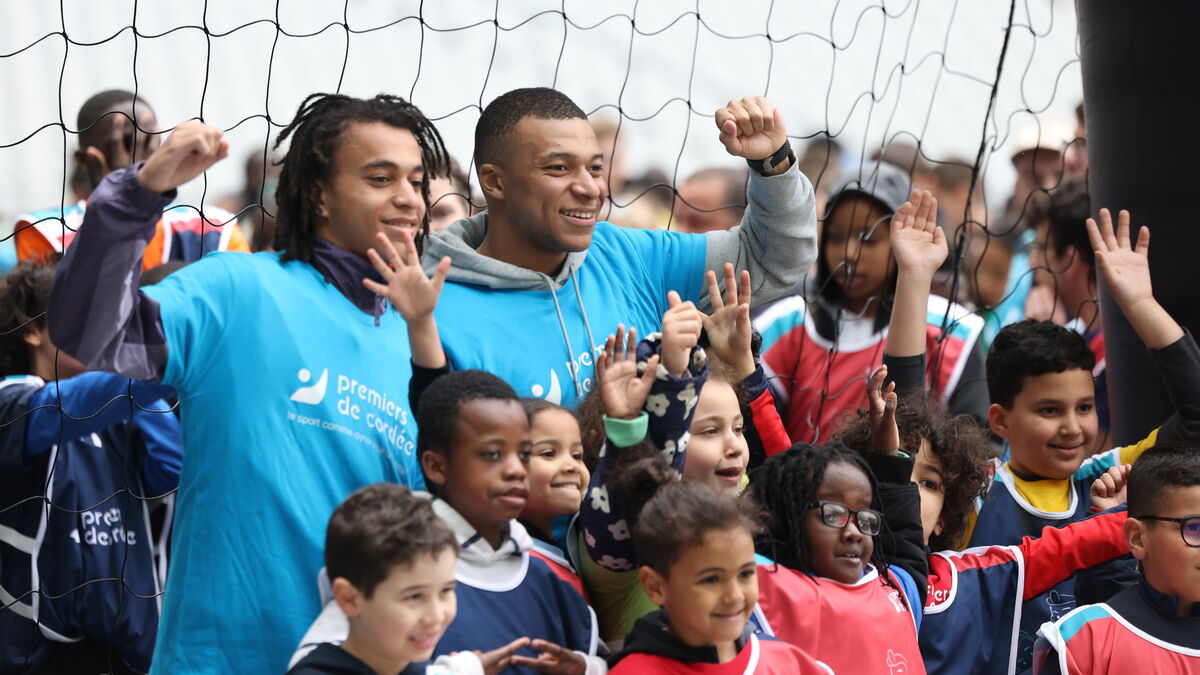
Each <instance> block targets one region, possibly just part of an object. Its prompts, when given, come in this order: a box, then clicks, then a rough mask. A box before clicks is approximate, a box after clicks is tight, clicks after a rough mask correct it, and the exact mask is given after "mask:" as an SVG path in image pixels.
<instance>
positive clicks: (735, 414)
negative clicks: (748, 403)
mask: <svg viewBox="0 0 1200 675" xmlns="http://www.w3.org/2000/svg"><path fill="white" fill-rule="evenodd" d="M742 425H743V422H742V411H741V406H740V405H739V404H738V398H737V394H736V393H734V391H733V387H732V386H731V385H730V384H729V383H728V382H724V381H721V380H709V381H708V382H706V383H705V385H704V388H703V389H701V390H700V400H699V401H698V402H697V403H696V412H695V415H694V416H693V417H692V428H691V440H690V441H688V446H687V460H686V461H685V462H684V465H683V477H684V478H685V479H687V480H694V481H698V482H701V483H706V484H708V485H709V486H710V487H713V488H715V489H717V490H718V491H720V492H722V493H725V494H728V495H730V496H737V493H738V485H739V484H740V483H741V482H742V476H743V475H744V474H745V473H746V465H747V464H748V463H749V461H750V450H749V448H748V447H747V446H746V437H745V436H744V435H742V430H743V427H742Z"/></svg>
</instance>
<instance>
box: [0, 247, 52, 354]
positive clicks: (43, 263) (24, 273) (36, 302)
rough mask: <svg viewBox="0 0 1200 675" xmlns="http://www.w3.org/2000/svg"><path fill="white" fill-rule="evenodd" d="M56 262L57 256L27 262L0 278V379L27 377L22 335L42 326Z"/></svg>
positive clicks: (44, 320)
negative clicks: (15, 376)
mask: <svg viewBox="0 0 1200 675" xmlns="http://www.w3.org/2000/svg"><path fill="white" fill-rule="evenodd" d="M57 260H58V255H57V254H55V255H54V256H53V257H52V258H50V259H49V260H27V261H25V262H22V263H20V264H18V265H17V266H16V267H14V268H13V270H12V271H11V272H9V273H8V276H5V277H0V377H9V376H10V375H29V374H31V370H32V369H33V364H32V363H31V361H30V358H29V344H28V343H27V342H25V336H26V335H27V334H28V333H29V332H30V331H32V330H35V329H39V328H43V327H45V325H46V308H47V307H49V305H50V290H51V289H52V288H53V287H54V266H55V263H56V262H57Z"/></svg>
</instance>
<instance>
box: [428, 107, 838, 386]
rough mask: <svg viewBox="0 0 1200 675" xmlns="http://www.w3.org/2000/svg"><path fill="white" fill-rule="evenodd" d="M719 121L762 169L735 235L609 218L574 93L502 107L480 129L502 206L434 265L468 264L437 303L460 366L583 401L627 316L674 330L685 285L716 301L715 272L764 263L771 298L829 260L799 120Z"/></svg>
mask: <svg viewBox="0 0 1200 675" xmlns="http://www.w3.org/2000/svg"><path fill="white" fill-rule="evenodd" d="M715 120H716V124H717V128H718V129H719V130H720V136H719V140H720V141H721V143H722V144H724V146H725V149H726V151H727V152H729V154H731V155H733V156H735V157H741V158H744V159H746V160H747V162H748V163H749V164H750V168H751V171H750V181H749V185H748V189H747V198H748V208H747V209H746V214H745V216H744V217H743V218H742V224H741V225H739V226H737V227H735V228H733V229H732V230H730V231H722V232H711V233H707V234H704V235H693V234H682V233H677V232H668V231H662V230H653V231H651V230H634V229H624V228H619V227H617V226H615V225H613V224H612V223H608V222H603V221H601V222H597V221H596V215H597V213H598V212H599V210H600V207H601V205H603V204H604V202H605V196H606V191H607V188H606V185H605V180H604V178H603V171H604V155H603V153H602V151H601V149H600V144H599V143H598V142H597V140H596V135H595V133H593V131H592V127H591V125H590V124H589V123H588V120H587V116H586V115H585V114H584V113H583V111H582V110H581V109H580V108H579V106H577V105H575V103H574V102H572V101H571V99H569V98H567V97H566V96H565V95H563V94H562V93H560V92H558V91H555V90H553V89H546V88H534V89H516V90H513V91H510V92H508V93H507V94H504V95H502V96H500V97H499V98H497V99H496V100H494V101H492V102H491V103H490V104H488V106H487V108H486V109H484V111H483V114H482V115H481V116H480V118H479V122H478V124H477V125H476V127H475V165H476V167H477V169H478V173H479V184H480V187H481V189H482V191H483V194H484V198H485V199H486V200H487V207H488V210H487V212H486V213H482V214H479V215H477V216H473V217H471V218H466V219H463V220H460V221H458V222H457V223H455V224H454V225H452V226H451V227H450V228H449V229H447V230H443V231H441V232H437V233H435V234H433V235H431V237H430V239H429V240H428V243H427V245H426V248H425V253H424V259H423V262H424V265H425V267H426V269H427V271H428V270H432V269H433V267H434V266H436V265H437V263H438V261H439V260H440V259H441V258H442V257H444V256H449V257H450V258H451V259H452V260H453V266H452V267H451V269H450V273H449V276H448V278H447V281H448V282H449V283H447V284H446V288H445V291H444V292H443V294H442V298H441V301H440V302H439V304H438V308H437V310H436V311H435V316H436V318H437V321H438V323H439V324H440V325H441V326H442V327H443V330H442V339H443V345H444V347H445V349H446V354H447V356H448V357H449V358H450V362H451V364H452V365H453V367H454V368H456V369H466V368H479V369H481V370H486V371H489V372H492V373H495V374H497V375H499V376H500V377H502V378H503V379H504V380H506V381H507V382H509V383H510V384H512V385H513V387H514V388H515V389H516V390H517V391H518V393H520V394H521V395H522V396H536V397H539V398H544V399H547V400H550V401H553V402H555V403H561V404H563V405H567V406H574V405H575V404H577V403H578V402H579V401H581V400H582V399H583V397H584V396H585V395H586V394H587V392H588V391H589V390H590V389H591V388H592V386H593V372H594V368H595V362H594V356H595V355H596V354H599V353H600V352H601V351H602V350H603V348H604V339H605V337H607V336H608V334H609V333H611V332H613V331H614V330H615V329H616V327H617V324H618V323H623V324H625V325H626V327H636V328H637V329H638V332H639V334H641V335H646V334H649V333H651V332H653V331H655V330H658V329H659V327H660V326H659V322H660V321H661V317H662V314H663V312H665V311H666V310H667V292H668V291H671V290H674V291H678V292H679V294H680V296H682V298H683V299H684V300H685V301H691V302H695V303H697V304H699V305H701V306H702V307H703V304H704V303H705V302H707V296H704V297H702V296H701V292H700V291H701V289H702V287H703V280H704V272H705V270H708V269H711V270H716V271H718V274H717V277H718V279H723V278H724V274H723V273H722V272H721V271H720V270H722V268H723V266H724V264H725V263H727V262H731V263H733V264H734V265H735V266H736V267H737V268H738V269H739V270H742V269H748V270H750V273H751V278H753V279H754V284H755V286H754V288H753V297H754V299H755V302H758V303H761V302H766V301H769V300H772V299H774V298H776V297H779V296H780V295H783V294H785V293H786V292H787V290H788V289H789V288H792V287H793V286H795V284H796V283H798V282H799V280H800V278H801V276H802V275H803V274H804V272H805V271H806V270H807V269H808V267H809V265H810V264H811V263H812V261H813V259H814V257H815V255H816V211H815V208H814V201H813V190H812V186H811V185H810V184H809V182H808V180H807V179H805V178H804V176H803V174H801V173H800V172H799V170H798V169H797V168H796V166H795V164H796V158H795V154H794V153H793V152H792V150H791V147H790V145H789V144H788V139H787V132H786V129H785V127H784V123H783V115H782V113H780V112H779V110H777V109H776V108H775V106H773V105H772V104H771V103H770V101H767V100H766V99H765V98H762V97H754V98H744V99H741V100H737V101H730V102H729V104H728V105H726V106H725V107H723V108H721V109H720V110H718V111H716V114H715Z"/></svg>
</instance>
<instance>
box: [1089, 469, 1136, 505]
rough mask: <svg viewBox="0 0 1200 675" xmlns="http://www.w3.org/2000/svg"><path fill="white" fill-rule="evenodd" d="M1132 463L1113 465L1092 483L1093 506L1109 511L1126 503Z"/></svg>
mask: <svg viewBox="0 0 1200 675" xmlns="http://www.w3.org/2000/svg"><path fill="white" fill-rule="evenodd" d="M1131 468H1132V465H1130V464H1123V465H1121V466H1114V467H1111V468H1110V469H1109V470H1108V471H1105V472H1104V473H1103V474H1101V475H1100V477H1099V478H1097V479H1096V480H1095V482H1093V483H1092V508H1093V509H1095V510H1096V511H1107V510H1108V509H1111V508H1113V507H1114V506H1120V505H1121V504H1124V503H1125V501H1126V499H1125V486H1126V484H1127V483H1128V482H1129V470H1130V469H1131Z"/></svg>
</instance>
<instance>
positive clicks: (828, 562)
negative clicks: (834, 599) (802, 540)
mask: <svg viewBox="0 0 1200 675" xmlns="http://www.w3.org/2000/svg"><path fill="white" fill-rule="evenodd" d="M813 500H814V501H821V502H837V503H839V504H843V505H845V506H847V507H849V509H850V510H851V511H859V510H862V509H869V508H871V482H870V481H869V480H868V479H867V476H866V474H864V473H863V472H862V470H861V469H859V468H858V467H856V466H854V465H853V464H849V463H847V462H834V463H832V464H830V465H829V466H827V467H825V478H824V480H822V481H821V486H820V487H819V488H817V491H816V494H815V495H814V496H813ZM804 534H805V537H807V539H808V544H809V547H810V548H811V549H812V559H813V571H814V572H816V573H817V574H819V575H821V576H823V577H826V578H829V579H833V580H834V581H838V582H840V583H843V584H853V583H856V582H857V581H858V580H859V579H860V578H862V575H863V569H865V568H866V565H867V561H869V560H870V559H871V553H872V552H873V551H874V550H875V542H874V541H873V540H872V539H871V537H869V536H867V535H865V534H863V533H862V532H861V531H859V529H858V521H857V520H856V519H855V518H854V517H853V515H852V516H851V517H850V520H849V522H847V523H846V526H845V527H843V528H841V529H838V528H835V527H830V526H829V525H826V524H825V523H824V521H822V520H821V510H820V509H818V508H811V509H808V510H807V511H806V512H805V513H804Z"/></svg>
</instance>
